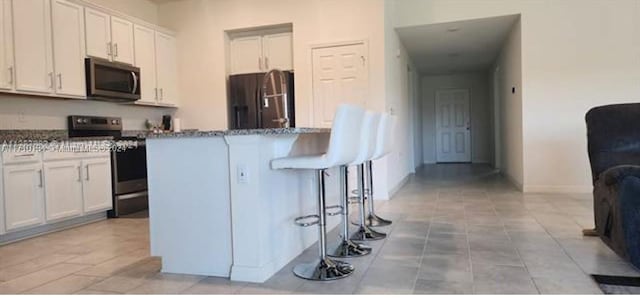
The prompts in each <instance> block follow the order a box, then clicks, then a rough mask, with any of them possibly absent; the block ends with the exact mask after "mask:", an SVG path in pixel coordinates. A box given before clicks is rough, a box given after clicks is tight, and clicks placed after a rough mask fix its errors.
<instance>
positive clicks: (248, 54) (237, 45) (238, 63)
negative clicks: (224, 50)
mask: <svg viewBox="0 0 640 298" xmlns="http://www.w3.org/2000/svg"><path fill="white" fill-rule="evenodd" d="M230 53H231V73H233V74H242V73H254V72H261V71H262V70H263V68H264V67H263V65H264V61H263V59H262V37H261V36H248V37H239V38H235V39H233V40H231V51H230Z"/></svg>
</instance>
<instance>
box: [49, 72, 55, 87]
mask: <svg viewBox="0 0 640 298" xmlns="http://www.w3.org/2000/svg"><path fill="white" fill-rule="evenodd" d="M53 81H54V78H53V72H50V73H49V89H53V85H54V83H53Z"/></svg>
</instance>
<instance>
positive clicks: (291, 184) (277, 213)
mask: <svg viewBox="0 0 640 298" xmlns="http://www.w3.org/2000/svg"><path fill="white" fill-rule="evenodd" d="M317 138H320V139H326V138H328V134H327V135H323V134H313V135H305V134H290V135H277V136H275V135H272V136H257V135H256V136H227V137H226V139H227V143H228V145H229V150H230V155H229V157H230V172H231V181H230V186H231V197H232V199H231V202H232V203H231V204H232V230H233V241H234V255H233V258H234V262H233V267H232V272H231V279H232V280H238V281H249V282H264V281H266V280H267V279H268V278H269V277H271V276H272V275H273V274H274V273H276V272H278V271H279V270H280V269H281V268H282V267H284V266H285V265H286V264H287V263H289V262H290V261H291V260H293V259H294V258H295V257H297V256H298V255H300V254H301V253H302V252H303V251H304V250H305V249H306V248H308V247H310V246H311V245H313V244H314V243H315V242H316V241H317V240H318V231H317V227H316V226H312V227H308V228H302V227H299V226H296V225H295V224H294V223H293V220H294V218H296V217H298V216H302V215H307V214H316V213H317V197H316V196H317V181H316V176H315V172H314V171H312V170H272V169H271V167H270V163H271V160H272V159H274V158H279V157H285V156H288V155H290V154H292V155H299V154H317V153H318V151H317V150H318V146H317V145H318V144H326V141H321V142H317V141H318V140H317ZM324 148H326V145H325V147H324ZM320 149H323V148H320ZM241 168H243V169H244V170H245V171H246V172H247V174H248V177H247V178H246V180H245V181H240V180H241V179H240V175H239V173H238V172H239V169H241ZM330 172H332V173H333V174H332V175H331V176H330V177H327V193H328V194H327V196H328V198H327V201H328V203H329V204H337V203H338V196H337V192H338V188H337V178H338V176H337V171H335V170H334V169H332V170H331V171H330ZM338 223H339V218H338V217H333V218H330V219H329V227H330V228H332V227H335V226H336V225H337V224H338ZM311 260H313V258H311V259H309V261H311Z"/></svg>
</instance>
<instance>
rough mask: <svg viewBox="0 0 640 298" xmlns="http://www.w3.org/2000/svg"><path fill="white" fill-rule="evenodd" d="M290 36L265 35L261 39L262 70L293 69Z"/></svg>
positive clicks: (288, 34)
mask: <svg viewBox="0 0 640 298" xmlns="http://www.w3.org/2000/svg"><path fill="white" fill-rule="evenodd" d="M291 37H292V34H291V33H290V32H287V33H279V34H271V35H265V36H264V37H263V38H262V49H263V55H264V66H265V67H264V69H265V70H269V69H274V68H277V69H280V70H292V69H293V45H292V38H291Z"/></svg>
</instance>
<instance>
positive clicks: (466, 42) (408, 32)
mask: <svg viewBox="0 0 640 298" xmlns="http://www.w3.org/2000/svg"><path fill="white" fill-rule="evenodd" d="M518 17H519V15H509V16H500V17H493V18H485V19H475V20H465V21H458V22H451V23H440V24H430V25H422V26H412V27H402V28H397V29H396V31H397V32H398V35H399V37H400V40H401V41H402V44H404V46H405V48H406V49H407V51H408V52H409V56H410V57H411V60H412V61H413V62H414V63H415V65H416V67H417V68H418V71H419V72H420V73H422V74H426V75H428V74H450V73H458V72H471V71H480V70H486V69H487V68H489V67H490V66H491V64H493V62H494V60H495V59H496V57H497V56H498V54H499V53H500V49H501V48H502V45H503V43H504V41H505V39H506V38H507V36H508V35H509V32H510V31H511V27H512V26H513V24H514V23H515V22H516V20H517V19H518Z"/></svg>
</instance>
